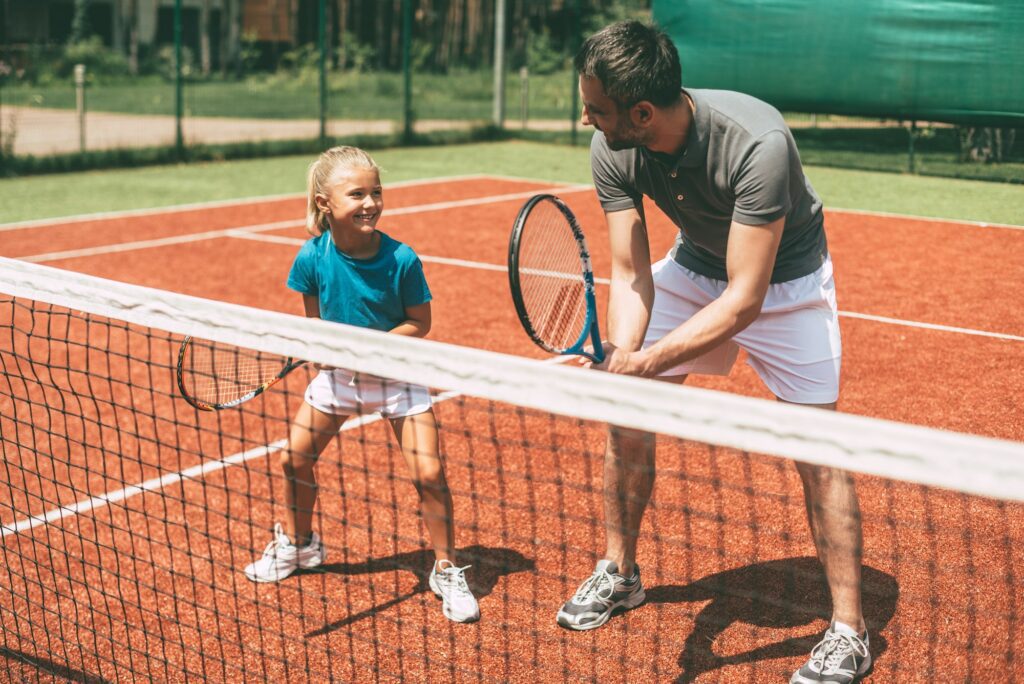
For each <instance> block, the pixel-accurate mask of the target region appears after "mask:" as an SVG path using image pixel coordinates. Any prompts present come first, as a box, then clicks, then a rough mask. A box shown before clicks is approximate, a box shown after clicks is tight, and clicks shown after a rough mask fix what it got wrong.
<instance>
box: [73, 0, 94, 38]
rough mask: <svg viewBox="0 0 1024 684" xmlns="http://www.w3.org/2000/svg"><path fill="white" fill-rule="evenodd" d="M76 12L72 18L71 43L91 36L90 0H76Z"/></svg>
mask: <svg viewBox="0 0 1024 684" xmlns="http://www.w3.org/2000/svg"><path fill="white" fill-rule="evenodd" d="M74 9H75V13H74V15H73V16H72V18H71V37H70V38H68V42H69V43H81V42H82V41H83V40H85V39H86V38H88V37H89V34H90V33H91V31H90V29H89V0H75V8H74Z"/></svg>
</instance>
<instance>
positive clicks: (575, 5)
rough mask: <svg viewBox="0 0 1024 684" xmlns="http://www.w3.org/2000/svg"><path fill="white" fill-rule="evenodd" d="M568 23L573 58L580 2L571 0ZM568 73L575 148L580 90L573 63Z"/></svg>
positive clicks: (575, 47) (576, 44)
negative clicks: (570, 87) (570, 84)
mask: <svg viewBox="0 0 1024 684" xmlns="http://www.w3.org/2000/svg"><path fill="white" fill-rule="evenodd" d="M569 21H570V28H569V45H570V47H571V49H572V55H571V57H572V58H575V57H576V52H577V51H578V50H579V49H580V0H572V12H571V17H570V18H569ZM569 71H570V73H571V74H572V111H570V112H569V121H570V125H571V126H572V132H571V133H570V137H569V142H570V144H572V145H574V146H575V145H576V123H577V121H578V120H579V118H580V117H579V109H580V88H579V80H578V79H577V78H576V67H575V63H573V68H572V69H570V70H569Z"/></svg>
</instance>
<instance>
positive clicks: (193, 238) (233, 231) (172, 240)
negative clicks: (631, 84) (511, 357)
mask: <svg viewBox="0 0 1024 684" xmlns="http://www.w3.org/2000/svg"><path fill="white" fill-rule="evenodd" d="M589 189H590V186H587V185H569V186H560V187H555V188H541V189H537V190H528V191H523V192H513V193H508V194H505V195H490V196H487V197H473V198H470V199H464V200H451V201H448V202H435V203H433V204H418V205H413V206H410V207H399V208H397V209H389V210H387V214H388V215H389V216H402V215H405V214H418V213H421V212H429V211H447V210H449V209H459V208H462V207H472V206H477V205H482V204H495V203H498V202H507V201H510V200H517V199H527V198H529V197H533V196H534V195H536V194H539V193H545V192H558V193H561V194H566V193H571V192H581V191H583V190H589ZM305 224H306V222H305V220H288V221H276V222H274V223H263V224H260V225H255V226H235V227H233V228H222V229H220V230H210V231H205V232H202V233H189V234H188V235H176V236H173V237H165V238H154V239H152V240H137V241H135V242H119V243H116V244H112V245H101V246H99V247H84V248H82V249H69V250H64V251H61V252H46V253H44V254H33V255H31V256H24V257H18V259H19V260H20V261H27V262H29V263H34V264H37V263H42V262H46V261H56V260H58V259H74V258H77V257H87V256H98V255H100V254H113V253H116V252H130V251H133V250H138V249H151V248H154V247H166V246H168V245H180V244H186V243H189V242H199V241H201V240H213V239H216V238H223V237H238V235H237V233H238V232H239V231H248V232H262V231H268V230H278V229H283V228H295V227H298V226H304V225H305Z"/></svg>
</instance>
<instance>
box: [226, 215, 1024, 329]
mask: <svg viewBox="0 0 1024 684" xmlns="http://www.w3.org/2000/svg"><path fill="white" fill-rule="evenodd" d="M232 237H237V238H240V239H243V240H255V241H258V242H272V243H277V244H282V245H294V246H297V245H301V244H302V243H303V242H305V240H301V239H299V238H289V237H283V236H280V235H250V234H247V233H246V232H245V231H241V230H239V231H236V232H235V233H234V234H233V235H232ZM419 256H420V261H422V262H423V263H425V264H443V265H445V266H458V267H460V268H472V269H476V270H481V271H500V272H502V273H508V267H507V266H501V265H499V264H488V263H484V262H481V261H467V260H466V259H452V258H449V257H438V256H430V255H426V254H421V255H419ZM594 284H596V285H610V284H611V281H610V280H609V279H608V278H597V277H595V278H594ZM839 316H840V317H842V318H856V319H860V320H864V321H873V322H875V323H885V324H887V325H898V326H902V327H905V328H921V329H925V330H939V331H942V332H952V333H958V334H961V335H974V336H976V337H992V338H995V339H999V340H1010V341H1013V342H1024V337H1022V336H1020V335H1010V334H1008V333H997V332H989V331H987V330H975V329H973V328H957V327H955V326H951V325H940V324H938V323H922V322H919V321H909V320H906V319H902V318H889V317H886V316H874V315H872V314H862V313H856V312H854V311H840V312H839Z"/></svg>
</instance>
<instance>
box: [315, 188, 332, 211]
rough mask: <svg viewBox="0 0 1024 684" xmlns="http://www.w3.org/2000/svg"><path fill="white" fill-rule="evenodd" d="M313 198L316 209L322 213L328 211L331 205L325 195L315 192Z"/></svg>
mask: <svg viewBox="0 0 1024 684" xmlns="http://www.w3.org/2000/svg"><path fill="white" fill-rule="evenodd" d="M313 200H314V201H315V202H316V207H317V209H319V210H320V211H322V212H324V213H330V210H331V207H330V204H329V203H328V200H327V196H326V195H323V194H321V193H319V192H318V193H316V195H314V196H313Z"/></svg>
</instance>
